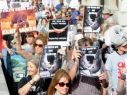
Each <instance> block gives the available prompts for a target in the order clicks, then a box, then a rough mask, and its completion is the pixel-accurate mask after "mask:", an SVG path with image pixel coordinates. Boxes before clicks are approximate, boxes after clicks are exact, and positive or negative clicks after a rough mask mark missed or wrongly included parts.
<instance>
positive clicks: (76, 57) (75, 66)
mask: <svg viewBox="0 0 127 95" xmlns="http://www.w3.org/2000/svg"><path fill="white" fill-rule="evenodd" d="M79 57H80V53H79V51H78V50H75V49H74V51H73V53H72V61H73V62H74V64H73V66H72V67H71V69H70V70H69V72H68V73H69V75H70V77H71V80H73V79H74V78H75V76H76V73H77V69H78V65H79Z"/></svg>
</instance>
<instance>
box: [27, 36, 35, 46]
mask: <svg viewBox="0 0 127 95" xmlns="http://www.w3.org/2000/svg"><path fill="white" fill-rule="evenodd" d="M26 41H27V43H28V44H32V43H33V41H34V37H26Z"/></svg>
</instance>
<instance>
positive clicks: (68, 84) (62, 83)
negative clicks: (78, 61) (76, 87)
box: [58, 82, 71, 87]
mask: <svg viewBox="0 0 127 95" xmlns="http://www.w3.org/2000/svg"><path fill="white" fill-rule="evenodd" d="M58 84H59V86H60V87H64V86H65V85H66V87H70V86H71V84H70V83H64V82H59V83H58Z"/></svg>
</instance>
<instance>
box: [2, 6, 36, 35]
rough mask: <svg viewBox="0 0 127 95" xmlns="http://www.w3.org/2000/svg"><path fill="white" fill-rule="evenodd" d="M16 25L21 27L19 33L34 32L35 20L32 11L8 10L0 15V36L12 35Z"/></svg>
mask: <svg viewBox="0 0 127 95" xmlns="http://www.w3.org/2000/svg"><path fill="white" fill-rule="evenodd" d="M17 24H18V25H19V26H20V27H21V28H20V32H28V31H34V30H36V18H35V12H34V9H32V8H31V9H25V10H22V9H20V8H17V9H9V10H4V11H2V13H1V29H2V34H3V35H6V34H13V33H15V29H16V27H17Z"/></svg>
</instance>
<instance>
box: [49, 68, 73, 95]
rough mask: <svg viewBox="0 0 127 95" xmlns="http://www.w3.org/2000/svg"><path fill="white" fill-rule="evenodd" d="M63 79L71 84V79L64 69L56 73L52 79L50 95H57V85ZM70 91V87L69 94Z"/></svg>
mask: <svg viewBox="0 0 127 95" xmlns="http://www.w3.org/2000/svg"><path fill="white" fill-rule="evenodd" d="M62 77H65V78H66V79H67V80H68V81H69V83H71V78H70V76H69V74H68V73H67V72H66V71H65V70H63V69H59V70H57V71H56V73H55V76H54V77H53V78H52V81H51V83H50V85H49V88H48V95H53V94H54V93H55V91H56V89H55V86H56V85H57V83H58V82H59V80H60V79H61V78H62ZM70 90H71V89H70V87H69V92H70Z"/></svg>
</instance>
